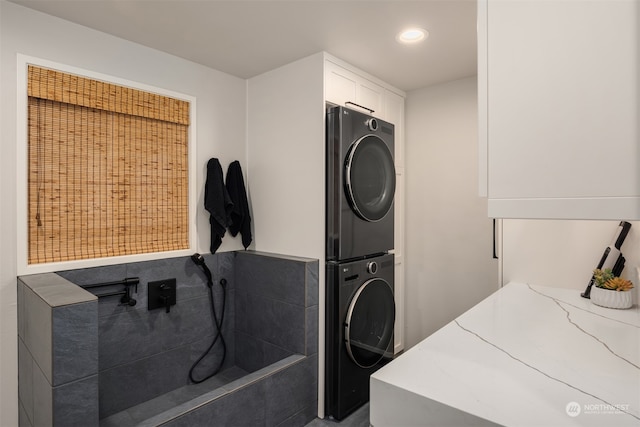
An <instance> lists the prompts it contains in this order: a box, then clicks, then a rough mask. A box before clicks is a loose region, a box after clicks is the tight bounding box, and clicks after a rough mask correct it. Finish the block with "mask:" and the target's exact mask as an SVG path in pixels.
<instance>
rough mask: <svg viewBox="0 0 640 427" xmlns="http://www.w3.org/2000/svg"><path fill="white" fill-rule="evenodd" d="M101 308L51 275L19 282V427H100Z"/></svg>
mask: <svg viewBox="0 0 640 427" xmlns="http://www.w3.org/2000/svg"><path fill="white" fill-rule="evenodd" d="M97 305H98V302H97V298H96V297H95V296H93V295H92V294H90V293H89V292H86V291H85V290H83V289H80V288H78V287H77V286H75V285H74V284H72V283H70V282H69V281H67V280H65V279H63V278H62V277H60V276H58V275H56V274H53V273H48V274H38V275H33V276H26V277H22V278H20V279H19V280H18V361H19V367H18V378H19V385H18V388H19V390H18V396H19V406H20V411H19V414H20V425H21V426H42V425H45V426H46V425H64V426H67V425H69V426H71V425H83V424H89V425H95V424H97V422H98V316H97Z"/></svg>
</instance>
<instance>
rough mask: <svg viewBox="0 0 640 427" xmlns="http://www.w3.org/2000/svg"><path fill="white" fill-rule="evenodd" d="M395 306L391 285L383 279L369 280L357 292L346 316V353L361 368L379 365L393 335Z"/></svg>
mask: <svg viewBox="0 0 640 427" xmlns="http://www.w3.org/2000/svg"><path fill="white" fill-rule="evenodd" d="M395 317H396V307H395V304H394V301H393V290H392V289H391V286H389V284H388V283H387V282H386V281H385V280H382V279H379V278H374V279H369V280H367V281H366V282H365V283H364V284H363V285H362V286H360V288H358V290H357V291H356V294H355V295H354V297H353V299H352V300H351V303H350V304H349V309H348V311H347V318H346V320H345V327H344V337H345V343H346V346H347V353H349V356H350V357H351V359H352V360H353V361H354V362H355V363H356V364H357V365H358V366H360V367H361V368H370V367H372V366H374V365H376V364H377V363H378V362H379V361H380V360H381V359H382V357H383V356H384V354H385V352H386V351H387V349H388V348H389V345H390V343H391V340H392V339H393V325H394V322H395Z"/></svg>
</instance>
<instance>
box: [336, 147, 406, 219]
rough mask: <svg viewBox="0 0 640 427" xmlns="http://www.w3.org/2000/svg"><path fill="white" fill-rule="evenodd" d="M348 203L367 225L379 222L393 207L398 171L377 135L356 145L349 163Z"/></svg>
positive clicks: (346, 175) (352, 149) (350, 154)
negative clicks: (369, 222) (368, 222)
mask: <svg viewBox="0 0 640 427" xmlns="http://www.w3.org/2000/svg"><path fill="white" fill-rule="evenodd" d="M345 168H346V170H345V178H346V179H345V186H346V193H347V199H348V200H349V204H350V205H351V208H352V209H353V211H354V212H355V213H356V214H357V215H358V216H359V217H360V218H362V219H364V220H365V221H371V222H375V221H379V220H381V219H382V218H384V216H385V215H386V214H387V212H389V210H390V209H391V207H392V206H393V196H394V194H395V191H396V169H395V166H394V164H393V155H392V154H391V151H389V148H388V147H387V144H385V142H384V141H383V140H382V139H380V138H378V137H377V136H375V135H365V136H363V137H362V138H360V139H359V140H357V141H356V142H354V143H353V145H352V146H351V148H350V149H349V153H348V154H347V158H346V161H345Z"/></svg>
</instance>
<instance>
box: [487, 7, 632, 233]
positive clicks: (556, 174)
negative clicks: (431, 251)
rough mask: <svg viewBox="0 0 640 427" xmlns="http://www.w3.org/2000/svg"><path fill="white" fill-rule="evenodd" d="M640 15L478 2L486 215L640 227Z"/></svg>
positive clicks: (620, 10)
mask: <svg viewBox="0 0 640 427" xmlns="http://www.w3.org/2000/svg"><path fill="white" fill-rule="evenodd" d="M639 4H640V2H638V1H637V0H616V1H539V0H523V1H508V0H495V1H494V0H488V2H487V0H480V2H479V8H478V19H479V23H478V24H479V25H478V29H479V34H478V42H479V46H478V55H479V58H478V65H479V70H478V81H479V112H480V126H479V132H480V135H479V141H480V150H479V152H480V157H481V162H486V164H484V165H483V164H481V165H480V171H481V172H480V173H481V174H482V175H481V177H480V179H481V180H484V181H481V183H480V193H481V194H482V193H483V192H484V189H486V195H487V196H488V198H489V216H491V217H502V218H575V219H627V220H631V219H634V220H637V219H640V165H639V161H640V152H639V151H640V150H639V148H640V147H639V140H638V137H639V134H640V131H639V129H640V120H639V117H638V113H639V111H638V103H639V101H640V85H639V80H640V67H639V61H640V55H639V35H638V34H639V31H640V27H639V23H640V6H639ZM483 170H484V171H485V172H486V175H485V172H483ZM485 183H486V185H485Z"/></svg>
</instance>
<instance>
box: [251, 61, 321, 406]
mask: <svg viewBox="0 0 640 427" xmlns="http://www.w3.org/2000/svg"><path fill="white" fill-rule="evenodd" d="M323 61H324V54H323V53H318V54H315V55H311V56H309V57H307V58H303V59H300V60H298V61H295V62H293V63H291V64H287V65H285V66H283V67H280V68H277V69H275V70H272V71H269V72H267V73H264V74H261V75H259V76H256V77H253V78H251V79H249V81H248V93H249V102H248V104H249V113H248V141H249V144H248V153H249V197H250V198H251V205H252V211H253V214H254V224H255V235H254V240H255V248H256V250H259V251H265V252H274V253H282V254H289V255H296V256H303V257H309V258H317V259H318V260H319V271H318V284H319V301H318V302H319V304H318V324H319V331H318V337H319V342H318V415H319V416H321V417H322V416H324V333H325V332H324V331H325V328H324V326H325V271H324V262H325V139H324V117H325V105H324V77H323V73H324V65H323Z"/></svg>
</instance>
